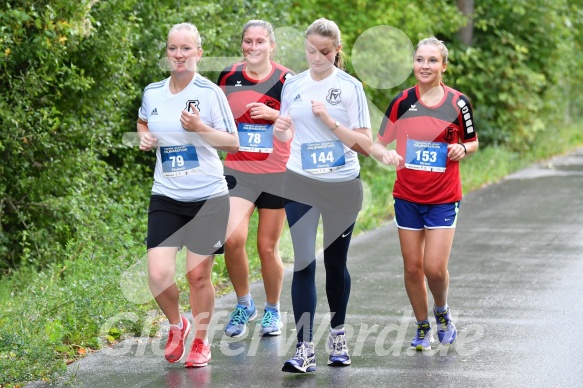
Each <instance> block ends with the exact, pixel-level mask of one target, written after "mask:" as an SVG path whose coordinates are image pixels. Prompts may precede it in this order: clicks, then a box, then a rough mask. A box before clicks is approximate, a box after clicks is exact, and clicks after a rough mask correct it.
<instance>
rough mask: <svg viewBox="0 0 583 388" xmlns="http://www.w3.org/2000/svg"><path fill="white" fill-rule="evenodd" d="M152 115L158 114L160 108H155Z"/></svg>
mask: <svg viewBox="0 0 583 388" xmlns="http://www.w3.org/2000/svg"><path fill="white" fill-rule="evenodd" d="M150 116H158V109H156V108H154V110H153V111H152V113H150Z"/></svg>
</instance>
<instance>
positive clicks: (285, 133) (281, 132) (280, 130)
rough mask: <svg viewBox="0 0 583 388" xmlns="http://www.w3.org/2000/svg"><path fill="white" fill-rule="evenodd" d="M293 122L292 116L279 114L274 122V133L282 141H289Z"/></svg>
mask: <svg viewBox="0 0 583 388" xmlns="http://www.w3.org/2000/svg"><path fill="white" fill-rule="evenodd" d="M292 124H293V123H292V119H291V117H290V116H278V117H277V119H276V120H275V123H274V124H273V135H274V136H275V137H276V138H278V139H279V140H280V141H287V140H288V139H290V138H291V137H292V133H291V131H290V129H291V126H292Z"/></svg>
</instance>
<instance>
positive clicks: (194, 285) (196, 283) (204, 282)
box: [186, 270, 212, 290]
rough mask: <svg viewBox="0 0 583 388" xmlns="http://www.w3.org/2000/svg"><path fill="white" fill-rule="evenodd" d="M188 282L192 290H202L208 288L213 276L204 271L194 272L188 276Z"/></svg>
mask: <svg viewBox="0 0 583 388" xmlns="http://www.w3.org/2000/svg"><path fill="white" fill-rule="evenodd" d="M186 280H188V285H189V286H190V289H191V290H197V289H202V288H205V287H208V285H209V284H212V282H211V276H210V275H209V274H207V273H203V271H196V270H192V271H190V272H188V273H187V274H186Z"/></svg>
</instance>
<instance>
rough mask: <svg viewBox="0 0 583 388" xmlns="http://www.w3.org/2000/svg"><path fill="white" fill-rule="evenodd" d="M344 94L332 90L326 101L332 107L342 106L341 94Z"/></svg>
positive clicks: (338, 90) (337, 90)
mask: <svg viewBox="0 0 583 388" xmlns="http://www.w3.org/2000/svg"><path fill="white" fill-rule="evenodd" d="M341 93H342V92H341V91H340V89H334V88H332V89H330V90H329V91H328V95H327V96H326V101H328V103H329V104H331V105H337V104H340V102H341V101H342V100H341V99H340V94H341Z"/></svg>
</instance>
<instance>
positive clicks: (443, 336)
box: [433, 307, 457, 345]
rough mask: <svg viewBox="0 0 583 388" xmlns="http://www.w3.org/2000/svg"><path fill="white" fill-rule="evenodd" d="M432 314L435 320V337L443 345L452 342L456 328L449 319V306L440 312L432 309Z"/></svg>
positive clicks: (455, 335) (455, 336)
mask: <svg viewBox="0 0 583 388" xmlns="http://www.w3.org/2000/svg"><path fill="white" fill-rule="evenodd" d="M433 314H434V315H435V321H436V322H437V337H438V338H439V342H441V343H442V344H444V345H449V344H453V343H454V341H455V339H456V338H457V330H456V328H455V325H454V324H453V321H452V320H451V315H450V313H449V307H448V308H447V310H445V311H444V312H442V313H438V312H437V311H435V310H433Z"/></svg>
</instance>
